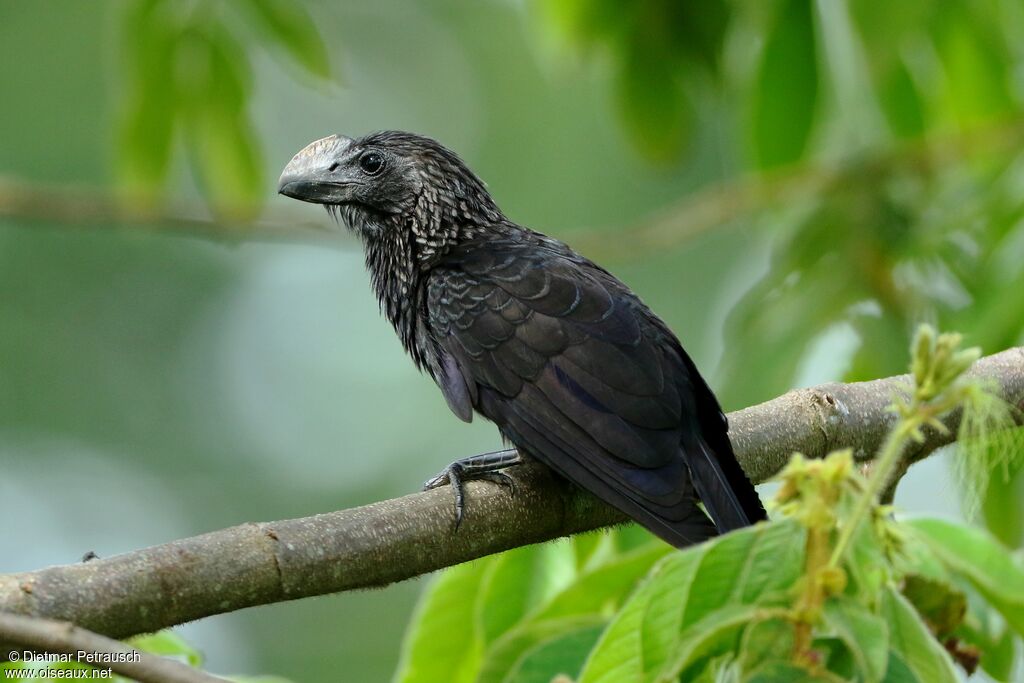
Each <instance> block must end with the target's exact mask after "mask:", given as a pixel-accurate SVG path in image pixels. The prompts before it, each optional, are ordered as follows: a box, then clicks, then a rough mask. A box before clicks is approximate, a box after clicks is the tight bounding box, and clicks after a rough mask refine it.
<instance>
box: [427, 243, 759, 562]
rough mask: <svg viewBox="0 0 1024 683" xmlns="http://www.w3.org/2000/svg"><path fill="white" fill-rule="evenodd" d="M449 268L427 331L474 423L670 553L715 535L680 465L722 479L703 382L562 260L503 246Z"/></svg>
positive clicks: (626, 299)
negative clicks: (484, 420) (453, 371)
mask: <svg viewBox="0 0 1024 683" xmlns="http://www.w3.org/2000/svg"><path fill="white" fill-rule="evenodd" d="M456 259H457V260H456ZM452 261H453V262H450V263H449V265H448V267H442V268H437V269H435V270H434V272H433V274H432V275H431V279H430V283H429V286H428V294H427V319H428V321H429V322H428V324H429V327H430V330H431V333H432V336H433V338H434V339H435V340H436V341H437V343H438V344H439V345H440V347H441V349H440V351H441V354H442V358H444V359H450V360H443V362H442V364H443V363H445V362H447V363H449V365H451V366H453V367H455V368H457V369H458V372H459V374H460V375H461V377H462V379H463V380H464V382H465V384H466V385H467V387H469V389H468V390H467V391H468V393H470V394H472V396H473V405H474V406H475V407H476V408H477V410H478V411H480V412H481V413H482V414H483V415H485V416H486V417H488V418H490V419H492V420H494V421H495V422H496V423H497V424H498V426H499V427H500V428H501V429H502V431H503V432H504V433H505V435H506V436H508V437H509V438H510V439H511V440H512V441H513V443H515V444H516V445H517V446H519V447H521V448H523V449H524V450H526V451H527V452H528V453H530V454H531V455H533V456H534V457H536V458H538V459H539V460H541V461H542V462H544V463H545V464H547V465H549V466H551V467H552V468H554V469H555V470H557V471H559V472H561V473H562V474H563V475H565V476H566V477H567V478H569V479H570V480H572V481H574V482H576V483H577V484H579V485H581V486H583V487H584V488H586V489H588V490H590V491H591V492H593V493H595V494H596V495H598V496H599V497H600V498H602V499H604V500H605V501H607V502H609V503H611V504H612V505H615V506H617V507H619V508H620V509H622V510H623V511H624V512H626V513H627V514H629V515H631V516H632V517H634V518H635V519H637V520H638V521H641V522H642V523H644V524H645V525H646V526H648V527H649V528H651V529H652V530H653V531H655V532H656V533H659V534H660V535H662V536H663V537H665V538H666V539H667V540H670V541H672V542H674V543H677V544H680V545H682V544H686V543H692V542H695V541H698V540H701V539H703V538H706V537H708V536H709V535H712V534H713V533H714V527H713V526H712V525H711V524H710V523H709V522H708V520H707V518H706V517H705V516H704V515H703V513H701V512H700V510H699V508H697V507H696V505H695V502H694V499H695V491H694V488H693V485H692V484H691V479H690V469H691V467H692V465H690V463H689V462H688V461H689V460H690V459H691V458H690V455H692V456H693V457H695V458H698V459H700V462H699V463H698V464H697V465H696V469H697V471H698V472H703V470H704V469H706V467H705V466H706V465H707V466H710V468H711V470H712V471H711V473H710V475H711V478H712V479H722V477H721V476H720V475H721V472H720V471H719V469H718V468H716V467H715V464H716V456H715V454H714V453H711V452H710V449H706V451H707V455H705V450H702V449H701V447H700V444H703V441H701V439H700V431H701V426H700V424H699V423H698V420H699V415H698V406H697V405H696V401H697V400H699V398H701V397H699V396H698V394H699V389H700V387H703V388H704V389H705V390H706V387H705V386H704V385H703V381H702V380H699V377H698V382H699V384H700V387H696V386H694V383H693V380H692V378H691V373H692V372H695V370H692V365H691V364H690V363H689V359H688V358H686V357H685V354H683V353H682V350H681V349H680V348H679V347H678V342H676V341H675V339H674V337H671V333H668V332H667V329H666V328H664V326H663V325H661V324H660V321H657V319H656V318H654V316H653V315H652V314H651V313H650V312H649V311H647V309H646V308H644V307H643V305H642V304H641V303H640V302H639V301H638V300H637V299H636V297H635V296H634V295H633V294H632V293H630V292H629V290H628V289H626V288H625V286H624V285H622V284H621V283H619V282H618V281H617V280H615V279H614V278H612V277H611V276H610V275H608V274H607V273H605V272H604V271H602V270H600V269H599V268H597V267H596V266H593V265H592V264H590V263H589V262H587V261H585V260H584V259H582V258H580V257H577V256H575V255H574V254H572V253H571V252H569V253H567V254H560V253H557V252H555V251H552V250H548V249H538V248H536V246H535V245H525V246H524V245H521V244H516V243H501V244H497V245H494V244H489V245H487V246H485V247H482V248H476V249H472V250H468V251H467V252H465V253H463V254H460V255H457V257H455V258H453V259H452ZM666 334H668V335H669V336H668V338H666ZM455 384H456V386H459V385H458V382H455ZM460 391H461V389H460ZM711 401H712V402H714V398H713V396H712V397H711ZM449 403H450V404H451V400H449ZM714 410H716V411H717V403H714ZM720 429H721V431H722V434H723V436H724V426H723V427H721V428H720ZM691 436H692V437H694V439H695V441H694V439H691V438H690V437H691ZM688 440H690V441H694V443H692V444H690V445H689V446H685V445H684V444H686V443H687V441H688ZM697 442H700V444H698V443H697ZM725 443H726V445H727V444H728V439H727V438H726V439H725ZM731 456H732V453H731V450H730V451H729V452H728V457H731ZM737 468H738V466H737ZM741 476H742V474H741ZM723 481H724V484H725V486H724V490H723V491H718V490H717V489H718V488H721V487H720V486H712V485H709V486H701V487H700V488H701V489H706V491H707V495H708V496H710V497H712V498H714V497H715V496H717V495H719V493H721V494H722V495H724V496H726V497H728V496H732V497H733V498H735V494H733V492H732V489H731V487H730V486H729V483H730V482H729V481H728V478H727V477H726V478H725V479H724V480H723ZM744 482H746V480H745V479H744ZM746 485H747V486H748V487H749V486H750V485H749V482H746ZM750 488H751V492H752V491H753V489H752V487H750ZM701 492H702V493H704V492H705V491H704V490H702V491H701ZM755 499H756V495H755ZM711 502H712V503H715V502H716V501H715V500H712V501H711ZM726 505H732V503H731V502H730V501H726ZM710 507H711V506H710V505H709V509H710ZM717 517H718V516H717V515H716V518H717ZM748 521H750V520H747V519H745V518H744V519H742V520H740V522H741V523H744V522H748ZM720 526H723V527H725V528H731V527H732V526H734V525H733V524H729V523H722V524H720Z"/></svg>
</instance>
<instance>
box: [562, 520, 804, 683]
mask: <svg viewBox="0 0 1024 683" xmlns="http://www.w3.org/2000/svg"><path fill="white" fill-rule="evenodd" d="M803 543H804V534H803V530H802V529H801V528H800V527H799V526H797V525H796V524H793V523H788V522H786V523H775V524H766V525H759V526H756V527H751V528H747V529H742V530H740V531H736V532H733V533H730V534H727V535H725V536H722V537H720V538H717V539H714V540H712V541H708V542H706V543H703V544H701V545H698V546H695V547H692V548H687V549H686V550H684V551H682V552H680V553H675V554H672V555H669V556H667V557H666V558H665V559H664V560H663V561H661V562H659V563H658V564H657V565H656V566H655V568H654V569H653V570H652V572H651V574H650V576H649V577H648V580H647V582H646V583H644V584H643V585H642V586H641V588H640V589H639V590H638V591H637V592H636V593H635V594H634V595H633V596H632V597H631V598H630V599H629V600H628V601H627V602H626V604H625V605H624V606H623V608H622V609H621V610H619V613H618V614H617V615H616V616H615V618H614V619H613V620H612V621H611V623H610V624H609V625H608V628H607V629H606V630H605V633H604V634H603V635H602V637H601V640H600V641H598V644H597V646H595V648H594V651H593V652H592V653H591V656H590V658H589V659H588V661H587V663H586V665H585V666H584V669H583V673H582V674H581V677H580V681H581V683H594V682H597V681H600V682H601V683H611V682H612V681H617V680H636V681H649V680H653V679H654V678H655V677H657V676H658V674H659V672H661V671H662V670H663V669H664V667H665V666H666V662H668V661H670V660H673V657H675V656H676V654H677V653H679V652H680V648H681V647H682V648H686V647H687V644H686V642H685V641H686V638H687V636H684V635H683V632H687V633H688V632H689V630H690V629H692V628H693V627H694V625H695V624H698V623H705V621H706V620H707V619H711V618H712V616H713V615H718V617H720V618H722V619H723V620H724V621H725V622H728V621H729V617H728V615H726V614H725V613H724V612H722V610H727V609H731V608H734V607H736V606H743V605H750V604H758V605H763V604H776V603H778V602H779V601H780V600H782V599H785V598H786V597H787V593H788V590H789V587H790V586H791V585H792V583H793V582H794V581H795V580H796V578H797V577H798V576H799V574H800V570H801V561H802V557H803V550H802V549H803ZM723 623H724V622H723ZM729 633H730V634H732V631H729ZM719 635H722V636H723V637H725V636H726V635H727V634H726V633H725V631H720V632H719ZM702 642H703V646H702V647H704V646H706V647H707V648H710V649H709V650H708V651H709V652H710V651H712V650H715V646H716V644H717V643H718V641H717V640H710V641H702ZM689 652H690V655H692V656H697V654H700V653H702V652H704V650H702V649H699V648H698V650H692V651H689ZM675 661H677V663H679V662H680V661H681V662H682V663H681V664H680V666H688V665H689V664H691V663H692V660H690V659H686V660H685V661H682V660H675Z"/></svg>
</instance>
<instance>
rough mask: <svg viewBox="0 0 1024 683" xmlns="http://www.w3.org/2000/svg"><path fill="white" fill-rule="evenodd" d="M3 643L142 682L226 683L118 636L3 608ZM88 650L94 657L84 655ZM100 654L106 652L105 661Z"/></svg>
mask: <svg viewBox="0 0 1024 683" xmlns="http://www.w3.org/2000/svg"><path fill="white" fill-rule="evenodd" d="M0 643H10V644H12V645H17V646H19V647H20V648H25V649H26V650H28V651H30V652H33V653H36V654H42V653H44V652H49V653H55V654H65V655H70V657H71V661H75V662H79V663H82V664H85V663H88V662H90V661H92V662H102V663H97V664H93V666H95V667H96V668H98V669H111V670H113V671H114V673H117V674H120V675H122V676H127V677H128V678H131V679H133V680H135V681H138V683H223V681H224V679H223V678H217V677H215V676H211V675H209V674H207V673H203V672H202V671H199V670H198V669H193V668H192V667H190V666H186V665H184V664H181V663H180V662H176V661H174V660H173V659H168V658H166V657H158V656H157V655H151V654H147V653H145V652H140V651H139V650H136V649H135V648H133V647H130V646H128V645H125V644H124V643H122V642H119V641H117V640H111V639H110V638H104V637H103V636H101V635H98V634H96V633H93V632H91V631H86V630H85V629H82V628H79V627H78V626H75V625H74V624H71V623H68V622H66V621H54V620H52V619H40V618H39V617H26V616H22V615H18V614H5V613H3V612H0ZM84 653H88V654H89V655H92V656H93V658H91V659H84V658H83V657H82V655H83V654H84ZM97 655H99V656H101V657H102V656H103V655H106V656H107V659H108V660H109V661H103V660H102V659H101V658H100V657H96V656H97Z"/></svg>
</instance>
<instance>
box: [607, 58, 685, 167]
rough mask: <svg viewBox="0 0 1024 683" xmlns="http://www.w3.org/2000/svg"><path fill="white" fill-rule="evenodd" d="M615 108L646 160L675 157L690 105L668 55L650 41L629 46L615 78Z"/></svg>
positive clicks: (674, 66)
mask: <svg viewBox="0 0 1024 683" xmlns="http://www.w3.org/2000/svg"><path fill="white" fill-rule="evenodd" d="M616 87H617V90H618V103H619V109H620V111H621V112H622V117H623V119H624V120H625V122H626V126H627V128H628V130H629V132H630V133H631V134H632V137H633V140H634V142H635V143H636V144H637V146H638V147H639V148H640V150H641V151H642V152H643V153H644V154H645V155H646V156H648V157H649V158H651V159H653V160H655V161H660V162H669V161H673V160H675V159H676V158H678V156H679V154H680V153H681V152H682V150H683V146H684V145H685V144H686V142H687V140H688V139H689V133H690V125H691V119H692V118H693V111H692V105H691V104H690V100H689V98H688V97H687V95H686V91H685V89H684V88H683V85H682V83H681V82H680V80H679V77H678V69H677V65H676V64H675V63H674V62H673V61H672V59H671V55H669V54H667V53H666V52H664V51H662V50H660V49H659V46H658V45H657V44H656V43H654V42H647V41H638V42H636V43H633V44H631V45H630V48H629V50H628V52H627V54H626V55H625V56H624V57H623V59H622V63H621V66H620V72H619V74H618V77H617V78H616Z"/></svg>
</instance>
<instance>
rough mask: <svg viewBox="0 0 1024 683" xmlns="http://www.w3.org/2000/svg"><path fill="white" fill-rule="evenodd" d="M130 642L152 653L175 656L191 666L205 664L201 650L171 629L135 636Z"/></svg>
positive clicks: (133, 645)
mask: <svg viewBox="0 0 1024 683" xmlns="http://www.w3.org/2000/svg"><path fill="white" fill-rule="evenodd" d="M128 644H129V645H131V646H132V647H135V648H138V649H140V650H143V651H144V652H148V653H150V654H154V655H162V656H164V657H175V658H177V659H180V660H182V661H183V662H185V663H186V664H188V665H189V666H194V667H199V666H202V664H203V656H202V655H201V654H200V653H199V651H198V650H196V649H195V648H194V647H192V646H191V645H189V644H188V643H187V642H185V639H184V638H182V637H181V636H179V635H178V634H177V633H175V632H174V631H171V630H170V629H167V630H163V631H157V632H156V633H150V634H147V635H142V636H135V637H134V638H131V639H130V640H129V641H128Z"/></svg>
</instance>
